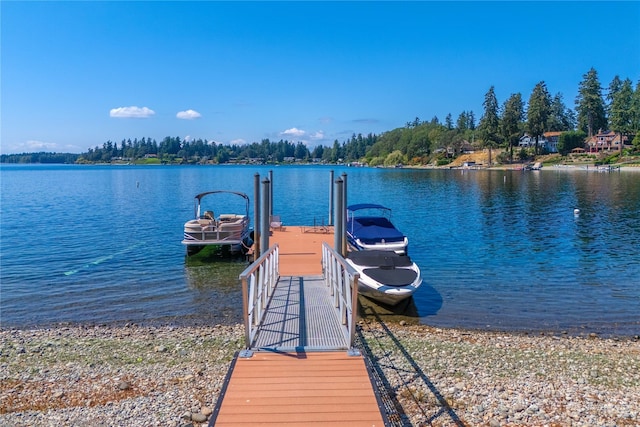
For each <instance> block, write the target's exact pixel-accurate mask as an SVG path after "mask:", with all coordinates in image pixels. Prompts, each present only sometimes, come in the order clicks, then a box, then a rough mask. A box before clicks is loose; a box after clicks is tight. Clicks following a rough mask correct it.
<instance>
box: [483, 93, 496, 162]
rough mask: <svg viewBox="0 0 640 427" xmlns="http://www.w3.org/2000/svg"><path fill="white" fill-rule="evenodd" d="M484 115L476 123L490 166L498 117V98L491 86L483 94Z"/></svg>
mask: <svg viewBox="0 0 640 427" xmlns="http://www.w3.org/2000/svg"><path fill="white" fill-rule="evenodd" d="M482 106H483V107H484V115H483V116H482V118H481V119H480V124H479V125H478V128H479V131H480V135H481V138H482V141H483V143H484V146H485V147H488V148H489V166H491V149H492V148H493V147H494V146H495V145H497V144H498V142H499V133H500V118H499V116H498V99H497V98H496V93H495V89H494V87H493V86H491V87H490V88H489V90H488V91H487V93H486V94H485V96H484V102H483V103H482Z"/></svg>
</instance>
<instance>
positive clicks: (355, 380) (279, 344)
mask: <svg viewBox="0 0 640 427" xmlns="http://www.w3.org/2000/svg"><path fill="white" fill-rule="evenodd" d="M333 237H334V236H333V230H332V229H331V228H327V227H320V228H318V227H302V226H288V227H285V228H283V229H282V230H275V231H273V234H272V236H271V238H270V244H271V245H273V244H275V243H277V244H278V245H279V250H280V254H279V270H280V279H279V280H278V284H277V286H276V289H275V292H274V294H273V297H272V298H271V301H270V304H269V306H268V307H267V312H266V315H265V317H264V320H263V322H262V324H261V325H260V327H259V331H258V334H257V336H256V340H255V342H254V343H253V345H252V348H251V350H250V351H244V352H241V353H239V355H237V356H236V357H235V358H234V361H233V363H232V365H231V367H230V369H229V373H228V375H227V379H226V381H225V385H224V387H223V390H222V391H221V393H220V396H219V398H218V402H217V404H216V408H215V410H214V413H213V414H212V417H211V420H210V423H209V426H220V427H227V426H242V425H251V426H345V427H346V426H363V427H364V426H366V427H373V426H375V427H382V426H384V425H385V422H384V418H383V415H382V412H381V410H380V408H381V407H382V404H381V402H380V401H379V397H378V396H377V394H376V392H375V389H374V387H373V384H372V382H371V379H370V377H369V372H368V370H367V367H366V364H365V360H364V357H363V356H362V355H360V354H359V353H358V352H353V351H349V350H350V349H349V348H348V343H347V342H346V340H345V338H344V335H343V334H342V333H341V329H340V328H341V324H340V320H339V319H338V316H337V315H336V314H335V308H334V307H333V304H332V300H331V298H330V296H329V292H328V288H327V287H326V286H325V285H323V281H322V264H321V259H322V243H323V242H328V243H329V244H331V245H332V244H333Z"/></svg>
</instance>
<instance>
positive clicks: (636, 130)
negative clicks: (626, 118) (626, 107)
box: [631, 80, 640, 146]
mask: <svg viewBox="0 0 640 427" xmlns="http://www.w3.org/2000/svg"><path fill="white" fill-rule="evenodd" d="M631 133H633V134H634V135H635V136H636V137H635V139H636V140H638V143H639V146H640V80H638V82H637V83H636V90H634V91H633V97H632V100H631ZM634 145H635V144H634Z"/></svg>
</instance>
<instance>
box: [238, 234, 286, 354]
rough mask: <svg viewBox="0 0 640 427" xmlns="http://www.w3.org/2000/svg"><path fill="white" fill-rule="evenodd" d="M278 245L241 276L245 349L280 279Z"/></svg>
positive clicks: (249, 344) (251, 340)
mask: <svg viewBox="0 0 640 427" xmlns="http://www.w3.org/2000/svg"><path fill="white" fill-rule="evenodd" d="M279 253H280V248H279V246H278V244H277V243H276V244H275V245H273V246H271V247H270V248H269V250H268V251H266V252H265V253H264V254H262V256H260V258H258V259H257V260H256V261H255V262H253V263H252V264H251V265H250V266H249V267H247V268H246V269H245V270H244V271H243V272H242V273H241V274H240V280H241V282H242V308H243V316H244V330H245V347H246V348H247V349H249V348H250V347H251V343H252V342H253V339H254V338H255V335H256V332H257V331H258V325H259V324H260V321H261V320H262V317H263V316H264V313H265V311H266V308H267V303H268V302H269V298H270V296H271V294H272V293H273V290H274V288H275V286H276V283H277V282H278V279H279V277H280V270H279V263H278V255H279Z"/></svg>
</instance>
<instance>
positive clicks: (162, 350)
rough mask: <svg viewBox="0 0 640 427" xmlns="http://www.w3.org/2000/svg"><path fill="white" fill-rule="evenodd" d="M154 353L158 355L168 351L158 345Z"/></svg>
mask: <svg viewBox="0 0 640 427" xmlns="http://www.w3.org/2000/svg"><path fill="white" fill-rule="evenodd" d="M153 351H155V352H156V353H165V352H166V351H167V347H165V346H163V345H157V346H155V347H154V348H153Z"/></svg>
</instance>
